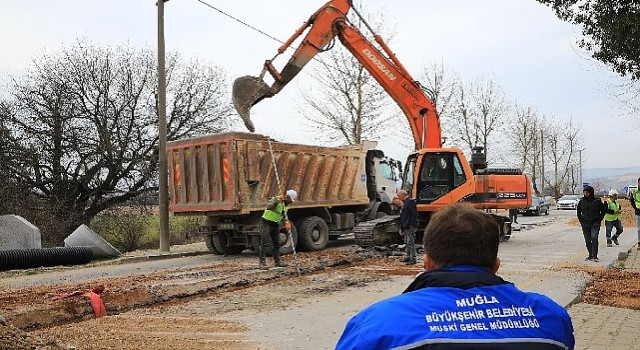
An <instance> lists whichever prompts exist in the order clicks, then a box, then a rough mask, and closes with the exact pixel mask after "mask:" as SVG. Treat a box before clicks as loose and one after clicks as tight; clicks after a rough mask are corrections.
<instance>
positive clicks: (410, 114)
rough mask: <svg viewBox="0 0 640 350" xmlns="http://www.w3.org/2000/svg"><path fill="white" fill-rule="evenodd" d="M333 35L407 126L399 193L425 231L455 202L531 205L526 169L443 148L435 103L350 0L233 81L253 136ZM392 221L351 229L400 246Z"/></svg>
mask: <svg viewBox="0 0 640 350" xmlns="http://www.w3.org/2000/svg"><path fill="white" fill-rule="evenodd" d="M350 10H353V11H354V12H355V13H356V15H357V16H358V17H360V20H361V22H362V23H364V24H365V26H366V27H367V29H368V30H369V31H370V32H371V33H372V34H373V35H374V36H373V37H374V40H375V42H376V43H377V44H378V46H375V45H374V44H373V43H372V42H370V41H369V40H367V38H366V37H365V36H364V35H363V34H362V33H361V32H360V31H359V30H358V29H357V28H356V27H354V26H353V25H352V24H351V23H350V21H349V20H348V19H347V12H349V11H350ZM305 32H307V33H306V35H305V36H304V38H302V40H301V43H300V45H299V46H298V48H297V49H296V50H295V52H294V53H293V55H292V57H291V58H290V59H289V61H288V62H287V64H286V65H285V66H284V67H283V68H282V70H281V71H278V70H277V69H276V68H275V67H274V65H273V64H272V62H273V60H274V59H275V58H276V57H277V56H278V55H280V54H282V53H284V52H285V50H286V49H287V48H288V47H290V46H291V44H292V43H293V42H294V41H296V40H297V39H298V38H299V37H300V36H302V34H303V33H305ZM336 37H337V38H338V39H339V40H340V42H341V43H342V44H343V45H344V46H345V47H346V48H347V49H348V50H349V52H351V54H352V55H353V56H354V57H355V58H356V59H357V60H358V61H359V62H360V64H362V65H363V66H364V67H365V69H367V71H368V72H369V73H370V74H371V75H372V76H373V77H374V78H375V79H376V81H377V82H378V83H379V84H380V85H381V86H382V87H383V88H384V90H385V91H386V92H387V93H388V94H389V95H390V96H391V97H392V98H393V100H394V101H395V102H396V103H397V104H398V106H399V107H400V109H402V111H403V112H404V114H405V116H406V117H407V120H408V121H409V125H410V127H411V131H412V133H413V140H414V146H415V150H414V151H413V152H412V153H411V154H410V155H409V156H408V159H407V162H406V164H405V169H404V171H403V173H402V178H403V179H402V180H403V183H402V188H403V189H405V190H407V191H408V192H409V193H411V196H412V197H413V198H415V199H416V202H417V205H418V212H419V219H420V223H421V226H423V225H426V223H427V222H428V220H429V218H430V215H431V213H433V212H434V211H436V210H438V209H439V208H442V207H444V206H446V205H449V204H451V203H455V202H466V203H470V204H471V205H473V206H474V207H475V208H477V209H487V210H488V209H511V208H526V207H529V206H530V205H531V181H530V179H529V178H528V177H527V176H526V175H524V174H522V171H521V170H519V169H491V168H488V167H487V162H486V157H485V154H484V152H483V148H482V147H475V148H474V149H473V150H472V154H471V162H467V161H466V159H465V156H464V154H463V152H462V150H461V149H458V148H442V135H441V128H440V121H439V118H438V114H437V112H436V108H435V106H434V105H433V103H432V102H431V101H430V100H429V98H428V97H427V95H426V94H425V92H424V91H423V90H422V88H421V87H420V85H419V84H418V82H416V81H415V80H414V79H413V78H412V77H411V75H410V74H409V73H408V72H407V70H406V69H405V68H404V66H403V65H402V64H401V63H400V61H399V60H398V59H397V58H396V56H395V55H394V54H393V53H392V51H391V50H390V49H389V47H388V46H387V45H386V43H385V42H384V41H383V40H382V38H381V37H380V36H379V35H377V34H375V33H374V31H373V30H372V29H371V27H370V26H369V25H368V24H367V22H366V21H365V20H364V18H362V16H361V15H360V14H359V13H358V11H357V10H356V9H355V8H353V6H352V3H351V0H332V1H329V2H327V3H326V4H324V5H323V6H322V7H321V8H320V9H319V10H318V11H316V12H315V13H314V14H313V15H312V16H311V17H310V18H309V20H307V21H306V22H304V23H303V25H302V26H301V27H300V28H299V29H298V30H296V32H295V33H294V34H293V36H291V38H289V40H287V41H286V42H285V43H284V44H283V45H282V46H280V48H278V53H277V54H276V55H275V57H274V58H273V59H271V60H267V61H266V62H265V64H264V68H263V70H262V73H261V74H260V76H259V77H254V76H243V77H240V78H238V79H236V81H235V82H234V84H233V103H234V106H235V108H236V110H237V111H238V114H239V115H240V116H241V117H242V119H243V120H244V122H245V125H246V126H247V128H248V129H249V130H250V131H253V123H252V122H251V120H250V118H249V111H250V109H251V107H252V106H253V105H255V104H256V103H258V102H259V101H261V100H262V99H264V98H267V97H272V96H274V95H276V94H277V93H278V92H279V91H280V90H282V88H283V87H284V86H285V85H286V84H287V83H289V82H290V81H291V80H292V79H293V78H294V77H295V76H296V75H297V74H298V73H299V72H300V71H301V70H302V69H303V68H304V66H305V65H306V64H307V63H309V61H310V60H311V59H313V58H314V56H316V55H317V54H318V53H320V52H322V51H324V50H326V49H328V48H329V47H330V46H331V44H332V42H333V40H335V38H336ZM266 72H268V73H269V74H270V75H271V76H272V77H273V79H274V82H273V84H272V85H271V86H269V85H268V84H267V83H266V82H265V81H264V80H263V78H264V75H265V73H266ZM492 215H493V216H494V218H495V220H496V221H498V222H499V223H500V227H501V232H500V236H501V238H502V239H503V240H507V239H509V237H510V235H511V223H510V221H509V219H508V218H507V217H505V216H501V215H496V214H492ZM394 220H395V218H389V217H383V218H380V219H376V220H372V221H367V222H363V223H360V224H359V225H358V226H357V227H356V229H355V230H354V231H355V236H356V242H357V243H358V244H359V245H364V246H366V245H372V244H385V243H390V242H393V241H397V238H398V234H397V232H398V230H397V220H396V221H395V222H394Z"/></svg>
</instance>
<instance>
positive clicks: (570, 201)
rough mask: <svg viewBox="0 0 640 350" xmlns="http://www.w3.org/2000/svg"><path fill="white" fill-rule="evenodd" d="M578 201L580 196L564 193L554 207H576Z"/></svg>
mask: <svg viewBox="0 0 640 350" xmlns="http://www.w3.org/2000/svg"><path fill="white" fill-rule="evenodd" d="M579 201H580V196H579V195H577V194H567V195H564V196H562V197H560V199H558V201H557V202H556V209H576V208H578V202H579Z"/></svg>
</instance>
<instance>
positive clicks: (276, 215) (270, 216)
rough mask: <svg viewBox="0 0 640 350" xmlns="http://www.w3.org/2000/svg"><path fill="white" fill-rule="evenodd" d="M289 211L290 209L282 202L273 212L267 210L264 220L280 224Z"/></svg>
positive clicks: (263, 215) (263, 216)
mask: <svg viewBox="0 0 640 350" xmlns="http://www.w3.org/2000/svg"><path fill="white" fill-rule="evenodd" d="M288 209H289V208H288V207H287V206H286V205H284V202H280V203H278V204H277V205H276V207H275V208H273V210H270V209H265V210H264V214H262V218H263V219H265V220H269V221H273V222H280V221H282V218H283V216H284V214H285V213H286V212H287V210H288Z"/></svg>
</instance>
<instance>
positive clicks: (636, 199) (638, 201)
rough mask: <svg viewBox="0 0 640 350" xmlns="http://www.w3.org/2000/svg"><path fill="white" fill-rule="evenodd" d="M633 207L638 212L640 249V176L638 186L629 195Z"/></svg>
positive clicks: (639, 246) (639, 242) (639, 244)
mask: <svg viewBox="0 0 640 350" xmlns="http://www.w3.org/2000/svg"><path fill="white" fill-rule="evenodd" d="M629 202H631V207H632V208H633V210H634V211H635V213H636V225H637V226H638V231H637V233H638V246H637V247H638V248H637V249H638V250H640V177H639V178H638V187H637V188H636V189H634V190H632V191H631V193H630V196H629Z"/></svg>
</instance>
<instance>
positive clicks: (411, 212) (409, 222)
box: [394, 190, 418, 265]
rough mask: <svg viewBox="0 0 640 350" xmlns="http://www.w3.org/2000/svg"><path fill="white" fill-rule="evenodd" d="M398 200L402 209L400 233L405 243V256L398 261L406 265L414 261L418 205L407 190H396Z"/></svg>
mask: <svg viewBox="0 0 640 350" xmlns="http://www.w3.org/2000/svg"><path fill="white" fill-rule="evenodd" d="M397 198H398V199H399V200H401V201H402V211H401V212H400V234H401V235H402V236H403V237H404V243H405V244H406V248H405V249H406V252H407V253H406V256H405V258H404V259H402V260H400V262H403V263H405V264H406V265H413V264H415V263H416V243H415V242H416V230H417V229H418V207H417V206H416V201H415V199H413V198H411V197H410V196H409V194H408V193H407V191H404V190H400V191H398V197H397ZM394 199H395V198H394Z"/></svg>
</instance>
